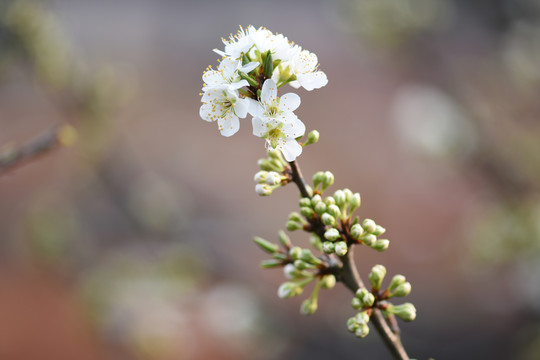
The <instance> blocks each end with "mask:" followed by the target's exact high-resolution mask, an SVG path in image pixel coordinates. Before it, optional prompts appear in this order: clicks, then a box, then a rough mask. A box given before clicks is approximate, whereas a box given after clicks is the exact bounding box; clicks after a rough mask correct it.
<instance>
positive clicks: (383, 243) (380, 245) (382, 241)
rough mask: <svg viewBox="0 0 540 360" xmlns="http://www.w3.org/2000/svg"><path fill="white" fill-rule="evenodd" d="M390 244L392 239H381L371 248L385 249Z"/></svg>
mask: <svg viewBox="0 0 540 360" xmlns="http://www.w3.org/2000/svg"><path fill="white" fill-rule="evenodd" d="M388 246H390V240H388V239H379V240H377V241H375V244H373V245H371V248H373V249H375V250H377V251H380V252H382V251H385V250H386V249H388Z"/></svg>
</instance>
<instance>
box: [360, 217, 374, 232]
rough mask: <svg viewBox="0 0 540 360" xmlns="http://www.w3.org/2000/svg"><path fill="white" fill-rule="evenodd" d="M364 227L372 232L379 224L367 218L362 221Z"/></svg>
mask: <svg viewBox="0 0 540 360" xmlns="http://www.w3.org/2000/svg"><path fill="white" fill-rule="evenodd" d="M362 227H363V228H364V230H365V231H366V232H368V233H370V234H372V233H373V232H374V231H375V229H376V228H377V224H375V221H373V220H371V219H365V220H364V222H363V223H362Z"/></svg>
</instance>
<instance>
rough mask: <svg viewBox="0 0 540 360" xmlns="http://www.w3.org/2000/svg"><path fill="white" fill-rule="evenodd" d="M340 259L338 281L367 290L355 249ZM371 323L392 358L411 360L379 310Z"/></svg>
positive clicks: (295, 176)
mask: <svg viewBox="0 0 540 360" xmlns="http://www.w3.org/2000/svg"><path fill="white" fill-rule="evenodd" d="M289 165H290V166H291V170H292V181H293V182H294V183H295V184H296V185H297V186H298V189H299V190H300V194H301V195H302V197H308V198H309V197H311V196H310V195H309V193H308V191H307V187H306V183H305V182H304V178H303V177H302V172H301V171H300V167H299V166H298V163H297V162H296V160H295V161H291V162H289ZM312 225H315V228H316V229H314V230H319V231H316V232H317V233H318V234H317V235H319V236H321V235H322V233H324V230H322V232H321V229H320V226H316V225H318V224H312ZM321 225H322V224H321ZM339 258H340V260H341V263H342V267H341V268H340V269H338V270H337V273H336V277H337V279H338V280H339V281H341V282H342V283H343V284H344V285H345V286H346V287H347V288H348V289H349V290H351V291H352V292H353V293H356V291H357V290H358V289H360V288H365V285H364V283H363V281H362V278H361V277H360V275H359V274H358V270H357V268H356V264H355V263H354V256H353V247H352V246H351V247H349V251H348V252H347V254H346V255H344V256H340V257H339ZM371 322H372V323H373V325H374V326H375V329H376V330H377V332H378V333H379V335H380V336H381V337H382V339H383V341H384V343H385V345H386V347H387V348H388V350H389V351H390V352H391V353H392V356H393V357H394V358H395V359H397V360H409V356H408V355H407V352H406V351H405V348H404V347H403V344H402V343H401V338H400V336H399V331H396V332H393V331H392V329H390V326H389V325H388V323H387V322H386V319H385V318H384V316H383V315H382V313H381V311H380V310H379V309H374V311H373V314H372V315H371Z"/></svg>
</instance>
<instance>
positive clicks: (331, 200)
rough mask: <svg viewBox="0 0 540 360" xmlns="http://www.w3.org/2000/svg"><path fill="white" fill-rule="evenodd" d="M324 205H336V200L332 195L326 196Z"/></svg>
mask: <svg viewBox="0 0 540 360" xmlns="http://www.w3.org/2000/svg"><path fill="white" fill-rule="evenodd" d="M324 203H325V204H326V206H330V205H336V200H335V199H334V198H333V197H332V196H328V197H326V198H325V199H324Z"/></svg>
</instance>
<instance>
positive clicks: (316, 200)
mask: <svg viewBox="0 0 540 360" xmlns="http://www.w3.org/2000/svg"><path fill="white" fill-rule="evenodd" d="M321 201H322V199H321V195H319V194H316V195H314V196H313V197H312V198H311V206H313V207H315V206H316V205H317V204H318V203H320V202H321Z"/></svg>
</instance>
